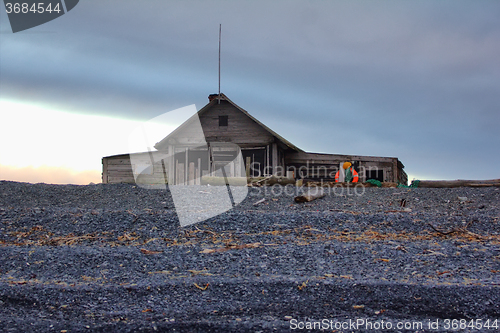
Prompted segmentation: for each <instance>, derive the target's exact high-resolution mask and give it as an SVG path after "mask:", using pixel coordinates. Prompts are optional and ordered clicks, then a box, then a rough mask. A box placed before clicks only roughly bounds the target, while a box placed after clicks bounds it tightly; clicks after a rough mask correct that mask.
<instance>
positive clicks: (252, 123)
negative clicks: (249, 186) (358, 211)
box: [102, 94, 408, 185]
mask: <svg viewBox="0 0 500 333" xmlns="http://www.w3.org/2000/svg"><path fill="white" fill-rule="evenodd" d="M154 148H155V149H156V151H151V152H144V153H135V154H123V155H114V156H107V157H104V158H103V159H102V164H103V173H102V181H103V183H121V182H126V183H135V182H140V183H165V182H167V183H169V184H187V185H188V184H200V180H201V178H202V177H203V176H222V174H221V170H222V171H223V172H224V175H223V176H227V177H239V178H241V177H247V178H248V177H252V178H253V177H263V176H268V175H276V176H286V177H294V178H295V179H306V180H317V181H318V180H324V181H333V180H334V177H335V173H336V172H337V171H338V169H339V166H340V165H341V164H342V163H344V162H346V161H349V162H351V163H353V165H354V166H355V167H356V169H357V171H358V173H359V178H360V179H359V181H365V180H367V179H377V180H379V181H382V182H400V183H403V184H407V181H408V179H407V175H406V173H405V172H404V170H403V168H404V165H403V164H402V163H401V162H400V161H399V160H398V159H397V158H396V157H375V156H356V155H338V154H318V153H309V152H305V151H303V150H302V149H300V148H298V147H297V146H295V145H293V144H292V143H291V142H289V141H288V140H286V139H285V138H283V137H282V136H280V135H279V134H277V133H276V132H274V131H273V130H271V129H270V128H269V127H267V126H266V125H264V124H263V123H261V122H260V121H259V120H257V119H256V118H254V117H253V116H252V115H250V114H249V113H248V112H247V111H245V110H244V109H242V108H241V107H239V106H238V105H236V104H235V103H234V102H232V101H231V100H230V99H229V98H228V97H227V96H225V95H224V94H220V95H218V94H212V95H210V96H209V103H208V104H207V105H205V106H204V107H203V108H202V109H201V110H199V111H198V112H197V113H196V114H195V115H194V116H192V117H191V118H189V119H188V120H187V121H185V122H184V123H183V124H182V125H180V126H179V127H178V128H177V129H175V130H174V131H173V132H172V133H170V134H169V135H168V136H166V137H165V138H164V139H163V140H161V141H160V142H158V143H156V145H155V146H154Z"/></svg>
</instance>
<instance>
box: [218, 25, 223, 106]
mask: <svg viewBox="0 0 500 333" xmlns="http://www.w3.org/2000/svg"><path fill="white" fill-rule="evenodd" d="M221 31H222V24H219V98H218V99H219V104H220V36H221Z"/></svg>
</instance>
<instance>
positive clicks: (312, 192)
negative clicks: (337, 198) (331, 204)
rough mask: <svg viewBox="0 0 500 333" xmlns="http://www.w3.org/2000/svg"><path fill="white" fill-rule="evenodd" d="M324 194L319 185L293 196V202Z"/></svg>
mask: <svg viewBox="0 0 500 333" xmlns="http://www.w3.org/2000/svg"><path fill="white" fill-rule="evenodd" d="M325 195H326V194H325V192H324V191H323V189H322V188H321V187H314V188H311V189H309V190H308V191H307V192H306V193H305V194H303V195H299V196H298V197H295V202H298V203H301V202H309V201H313V200H316V199H319V198H322V197H324V196H325Z"/></svg>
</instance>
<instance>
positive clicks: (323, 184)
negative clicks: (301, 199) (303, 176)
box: [304, 181, 398, 188]
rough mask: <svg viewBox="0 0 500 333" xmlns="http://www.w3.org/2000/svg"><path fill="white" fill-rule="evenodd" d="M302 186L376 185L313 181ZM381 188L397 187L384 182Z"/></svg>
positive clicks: (369, 185)
mask: <svg viewBox="0 0 500 333" xmlns="http://www.w3.org/2000/svg"><path fill="white" fill-rule="evenodd" d="M304 186H307V187H316V186H321V187H356V186H364V187H377V185H373V184H372V183H360V182H356V183H345V182H340V183H337V182H314V181H307V182H305V184H304ZM382 187H392V188H394V187H398V184H397V183H392V182H385V183H382Z"/></svg>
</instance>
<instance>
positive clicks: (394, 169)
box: [392, 158, 398, 183]
mask: <svg viewBox="0 0 500 333" xmlns="http://www.w3.org/2000/svg"><path fill="white" fill-rule="evenodd" d="M392 177H393V179H392V181H393V182H394V183H397V182H398V159H397V158H394V159H393V160H392Z"/></svg>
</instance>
